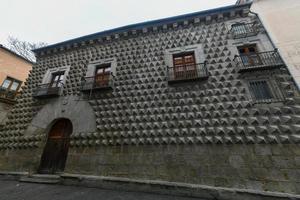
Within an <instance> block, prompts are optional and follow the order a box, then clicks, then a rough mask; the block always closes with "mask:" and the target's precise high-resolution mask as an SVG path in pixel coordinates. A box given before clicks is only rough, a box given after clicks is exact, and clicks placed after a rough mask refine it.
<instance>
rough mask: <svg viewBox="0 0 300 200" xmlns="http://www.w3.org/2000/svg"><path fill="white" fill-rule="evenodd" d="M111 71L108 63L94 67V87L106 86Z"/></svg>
mask: <svg viewBox="0 0 300 200" xmlns="http://www.w3.org/2000/svg"><path fill="white" fill-rule="evenodd" d="M110 73H111V67H110V65H104V66H99V67H98V68H97V69H96V75H95V87H96V88H97V87H103V86H108V84H109V77H110Z"/></svg>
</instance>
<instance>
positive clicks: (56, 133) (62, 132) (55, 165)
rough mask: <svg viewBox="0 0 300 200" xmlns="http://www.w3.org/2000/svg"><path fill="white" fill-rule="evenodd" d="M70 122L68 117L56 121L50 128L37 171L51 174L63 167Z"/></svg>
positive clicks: (70, 130) (66, 152) (66, 153)
mask: <svg viewBox="0 0 300 200" xmlns="http://www.w3.org/2000/svg"><path fill="white" fill-rule="evenodd" d="M71 133H72V123H71V122H70V120H68V119H61V120H59V121H57V122H56V123H55V124H54V125H53V126H52V128H51V130H50V132H49V134H48V139H47V143H46V146H45V149H44V152H43V155H42V158H41V163H40V167H39V173H44V174H53V173H56V172H62V171H63V170H64V168H65V164H66V160H67V155H68V149H69V142H70V135H71Z"/></svg>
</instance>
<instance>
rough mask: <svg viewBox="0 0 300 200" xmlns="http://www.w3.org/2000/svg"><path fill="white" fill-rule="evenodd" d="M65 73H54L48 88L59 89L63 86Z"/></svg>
mask: <svg viewBox="0 0 300 200" xmlns="http://www.w3.org/2000/svg"><path fill="white" fill-rule="evenodd" d="M64 76H65V72H64V71H63V72H56V73H53V74H52V78H51V82H50V87H61V86H62V85H63V80H64Z"/></svg>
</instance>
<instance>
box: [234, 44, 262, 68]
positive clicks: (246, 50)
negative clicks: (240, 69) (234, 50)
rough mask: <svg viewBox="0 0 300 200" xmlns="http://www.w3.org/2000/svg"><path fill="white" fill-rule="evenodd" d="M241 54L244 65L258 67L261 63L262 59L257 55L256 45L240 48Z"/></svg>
mask: <svg viewBox="0 0 300 200" xmlns="http://www.w3.org/2000/svg"><path fill="white" fill-rule="evenodd" d="M238 51H239V54H240V56H241V59H242V61H243V64H244V65H257V64H260V63H261V60H260V57H259V56H258V55H257V53H258V51H257V46H256V44H251V45H245V46H240V47H238Z"/></svg>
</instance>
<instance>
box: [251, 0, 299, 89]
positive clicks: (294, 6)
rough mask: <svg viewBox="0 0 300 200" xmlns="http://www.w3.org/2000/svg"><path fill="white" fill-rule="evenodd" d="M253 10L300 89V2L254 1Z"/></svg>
mask: <svg viewBox="0 0 300 200" xmlns="http://www.w3.org/2000/svg"><path fill="white" fill-rule="evenodd" d="M251 10H252V11H253V12H256V13H258V14H259V16H260V18H261V20H262V21H263V24H264V25H265V27H266V28H267V30H268V32H269V33H270V36H271V38H272V39H273V41H274V42H275V45H276V46H277V47H278V48H279V51H280V53H281V55H282V56H283V58H284V60H285V62H286V63H287V65H288V67H289V70H290V72H291V73H292V75H293V76H294V78H295V80H296V82H297V85H298V88H300V0H254V2H253V5H252V7H251Z"/></svg>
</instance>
